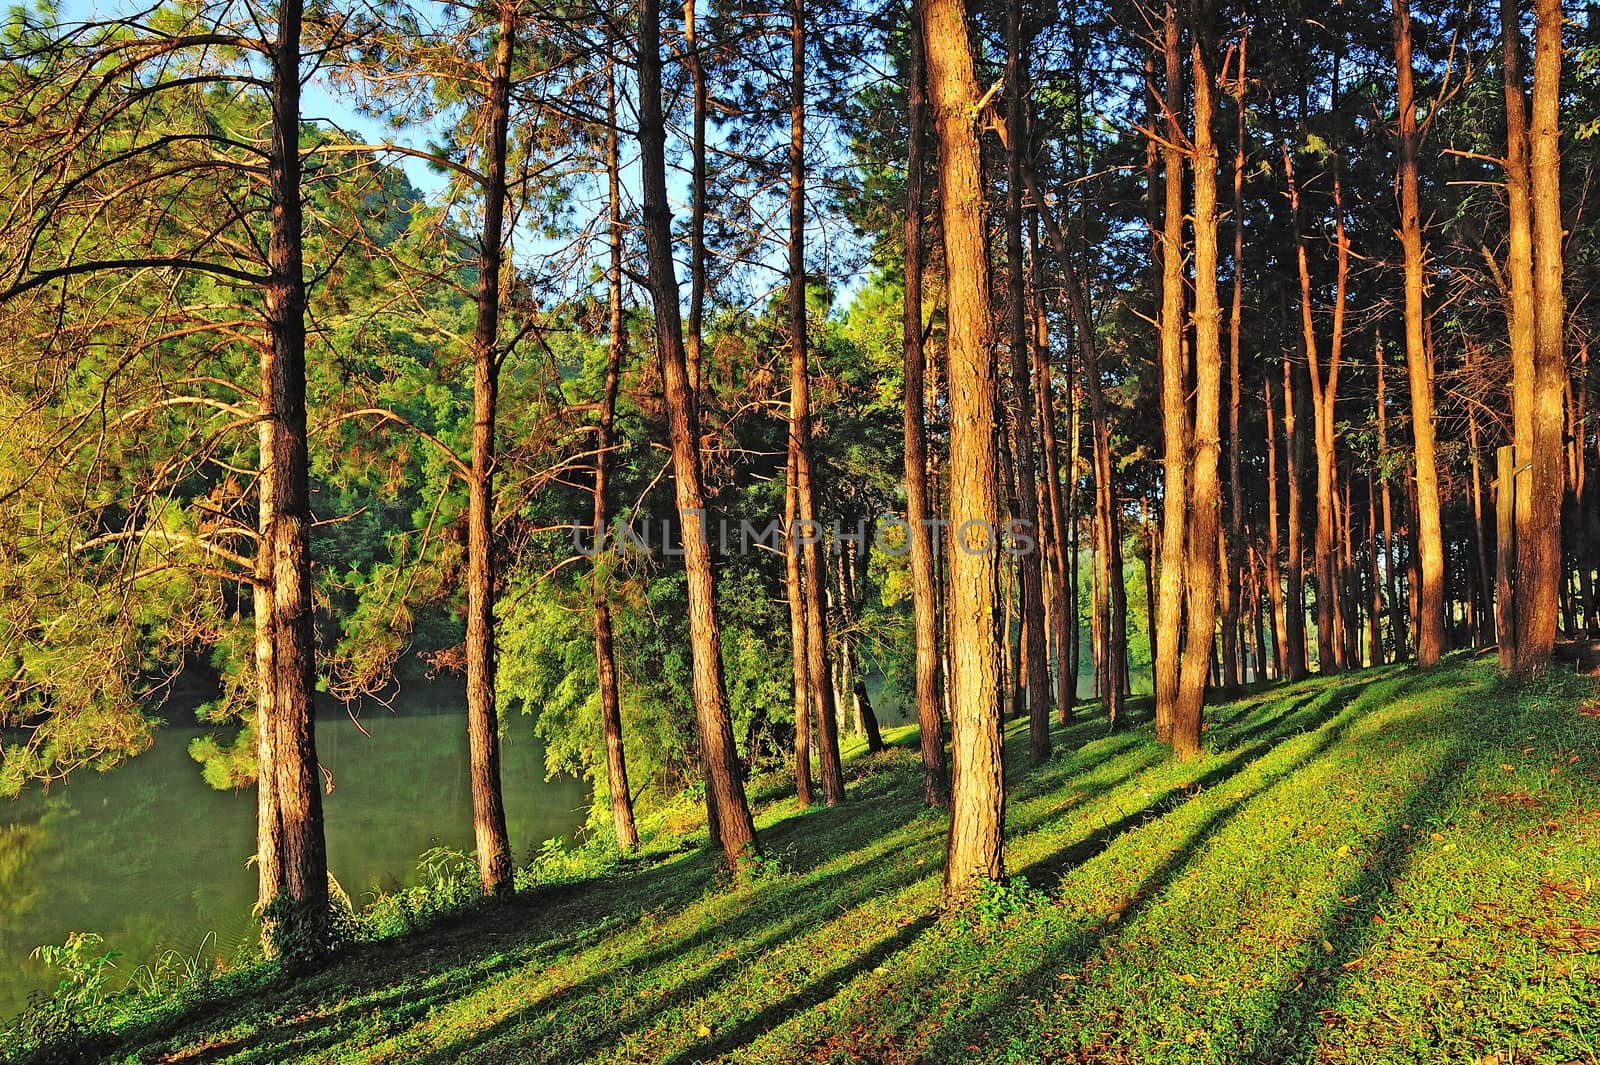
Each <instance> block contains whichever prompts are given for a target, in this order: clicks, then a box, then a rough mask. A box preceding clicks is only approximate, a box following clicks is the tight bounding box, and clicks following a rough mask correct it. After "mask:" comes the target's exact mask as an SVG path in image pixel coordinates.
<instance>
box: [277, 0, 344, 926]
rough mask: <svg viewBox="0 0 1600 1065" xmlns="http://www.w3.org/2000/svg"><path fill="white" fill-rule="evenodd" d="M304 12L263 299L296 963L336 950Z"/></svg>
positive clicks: (281, 844)
mask: <svg viewBox="0 0 1600 1065" xmlns="http://www.w3.org/2000/svg"><path fill="white" fill-rule="evenodd" d="M301 18H302V5H301V3H300V2H299V0H286V2H284V3H282V4H280V5H279V8H278V35H277V38H276V40H275V41H274V42H273V45H272V55H271V62H272V80H271V96H272V105H271V106H272V130H271V147H270V150H269V156H268V164H267V170H268V174H267V180H268V186H269V190H270V197H271V212H270V222H269V226H270V228H269V232H268V237H267V270H268V279H267V283H266V291H265V305H266V306H265V310H266V318H267V334H268V343H269V345H270V347H271V351H270V353H269V355H268V371H267V378H268V389H267V396H266V397H265V398H266V412H267V422H268V426H269V428H268V433H269V435H270V437H271V468H272V477H271V482H270V486H269V487H270V495H269V501H270V502H269V505H268V507H267V510H266V535H265V540H266V543H267V544H268V545H269V548H270V550H271V553H272V580H271V590H272V592H271V595H272V599H271V623H270V626H269V628H270V631H271V633H272V669H273V695H272V703H271V714H272V720H271V722H270V723H269V724H270V727H271V728H272V730H273V739H272V744H273V748H274V749H273V763H274V765H273V770H274V772H273V776H274V780H275V782H276V792H277V823H276V825H275V826H273V831H272V832H271V833H270V835H271V836H272V837H273V839H272V844H273V845H272V846H269V847H268V850H269V852H272V853H273V854H275V855H276V858H275V861H273V859H268V860H269V861H273V864H274V865H275V868H276V871H277V874H278V883H277V885H276V889H275V891H274V892H273V897H272V901H271V902H270V903H269V907H271V908H274V909H275V910H276V912H275V913H274V914H273V915H272V917H271V920H272V925H273V928H272V931H273V935H274V937H275V939H276V946H277V947H290V948H292V950H293V952H294V953H295V954H296V955H300V954H312V955H315V954H319V953H321V952H322V951H323V950H325V949H326V947H327V945H328V934H329V927H328V857H327V844H326V841H325V839H324V836H323V825H322V788H321V784H322V781H321V780H320V779H319V778H318V772H319V770H318V765H317V744H316V730H315V722H316V712H315V707H314V704H313V692H315V690H316V665H315V662H314V660H313V653H314V652H313V649H314V647H315V644H316V637H315V629H314V613H313V611H314V606H313V601H312V591H311V520H312V519H311V481H310V463H309V452H308V449H307V438H306V330H305V311H306V284H305V273H304V259H303V252H304V238H303V229H302V211H301V199H300V197H301V188H300V175H301V164H300V33H301Z"/></svg>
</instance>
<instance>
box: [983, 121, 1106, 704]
mask: <svg viewBox="0 0 1600 1065" xmlns="http://www.w3.org/2000/svg"><path fill="white" fill-rule="evenodd" d="M1025 134H1026V131H1025V130H1022V131H1011V132H1008V131H1007V129H1006V128H1005V124H1003V123H1002V124H1000V135H1001V137H1002V138H1003V139H1006V142H1007V143H1009V137H1010V136H1018V137H1022V136H1025ZM1023 160H1024V165H1023V180H1024V182H1025V183H1026V185H1027V188H1028V194H1029V196H1030V197H1031V198H1032V200H1033V203H1034V204H1035V210H1036V211H1037V212H1038V214H1039V218H1040V219H1041V220H1042V221H1043V222H1044V227H1045V235H1046V236H1047V237H1048V238H1049V241H1050V248H1051V250H1052V251H1054V252H1055V254H1056V260H1057V266H1058V268H1059V269H1060V270H1061V273H1062V289H1063V292H1064V293H1065V296H1066V302H1067V311H1068V313H1069V314H1070V316H1071V319H1072V326H1073V332H1074V335H1075V336H1076V337H1077V339H1078V352H1079V355H1080V356H1081V357H1082V359H1083V364H1082V375H1083V376H1082V381H1083V387H1084V389H1085V391H1087V393H1088V396H1089V421H1090V426H1089V432H1090V435H1091V437H1092V441H1093V446H1092V452H1091V454H1092V462H1093V466H1094V478H1095V565H1096V567H1097V568H1096V571H1095V572H1096V579H1097V581H1098V582H1099V589H1100V590H1099V591H1098V592H1097V593H1096V599H1095V602H1096V608H1095V615H1094V619H1093V625H1095V626H1098V627H1099V630H1100V631H1099V633H1098V634H1097V635H1096V636H1095V640H1096V643H1097V648H1096V655H1095V663H1096V672H1097V673H1098V674H1103V677H1102V680H1103V684H1097V687H1103V696H1104V698H1105V702H1106V716H1107V719H1108V721H1109V722H1110V724H1111V727H1112V728H1120V727H1121V726H1122V725H1123V724H1124V721H1123V717H1124V715H1123V707H1124V705H1125V698H1126V695H1127V690H1128V593H1127V588H1126V587H1125V586H1124V584H1123V574H1122V569H1123V564H1122V532H1121V523H1120V521H1119V520H1118V517H1117V512H1118V506H1117V499H1116V473H1115V468H1114V465H1113V462H1112V457H1111V421H1110V414H1109V410H1108V408H1107V405H1106V398H1105V391H1104V388H1103V386H1102V383H1101V381H1100V356H1099V351H1098V349H1097V346H1096V344H1095V329H1094V318H1093V316H1092V314H1091V313H1090V310H1089V288H1088V285H1087V284H1086V283H1085V281H1084V278H1083V277H1082V275H1080V274H1079V273H1078V271H1077V269H1076V267H1075V266H1074V264H1073V260H1072V255H1071V249H1070V248H1069V247H1068V246H1067V237H1066V233H1065V232H1064V231H1063V230H1062V228H1061V224H1060V222H1059V221H1057V219H1056V217H1055V216H1054V215H1053V214H1052V213H1050V211H1049V207H1048V203H1047V200H1046V198H1045V194H1044V190H1043V188H1042V187H1041V186H1040V184H1039V180H1038V176H1037V175H1036V174H1035V173H1034V172H1033V168H1032V167H1030V166H1028V165H1027V162H1026V160H1027V152H1026V151H1024V152H1023ZM951 465H952V466H954V459H952V460H951ZM952 520H953V519H952ZM1113 575H1115V579H1113Z"/></svg>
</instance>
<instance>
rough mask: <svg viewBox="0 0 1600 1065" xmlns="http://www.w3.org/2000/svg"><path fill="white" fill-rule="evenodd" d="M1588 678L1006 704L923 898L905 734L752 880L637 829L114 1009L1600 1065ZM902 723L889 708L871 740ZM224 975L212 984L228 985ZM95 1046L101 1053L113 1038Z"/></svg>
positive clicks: (219, 1046) (188, 1035)
mask: <svg viewBox="0 0 1600 1065" xmlns="http://www.w3.org/2000/svg"><path fill="white" fill-rule="evenodd" d="M1593 691H1594V689H1593V685H1592V684H1591V683H1589V682H1585V681H1579V680H1576V679H1573V678H1566V679H1560V680H1557V679H1552V680H1548V681H1546V682H1544V683H1543V684H1542V686H1540V687H1538V688H1529V689H1523V690H1521V691H1513V690H1510V689H1507V688H1503V687H1501V686H1500V685H1499V683H1498V682H1497V681H1496V680H1495V679H1494V675H1493V672H1492V669H1491V667H1490V665H1489V664H1488V663H1487V662H1486V661H1484V660H1481V659H1480V660H1465V659H1456V660H1453V661H1452V662H1451V663H1450V664H1448V665H1447V666H1445V667H1443V668H1441V669H1438V670H1435V671H1432V672H1427V673H1418V672H1414V671H1406V670H1400V669H1394V668H1390V669H1383V670H1376V671H1367V672H1363V673H1354V674H1349V675H1346V676H1336V677H1331V678H1325V679H1317V680H1313V681H1310V682H1306V683H1303V684H1299V685H1295V686H1290V687H1280V688H1274V689H1271V690H1269V691H1266V692H1262V693H1258V694H1256V695H1253V696H1251V697H1248V698H1245V699H1243V700H1241V701H1238V702H1235V703H1231V704H1228V705H1225V706H1220V707H1215V708H1213V709H1212V710H1211V711H1210V714H1209V717H1210V722H1211V724H1210V727H1209V731H1208V746H1209V753H1208V754H1207V755H1206V756H1205V757H1203V758H1201V759H1199V760H1196V761H1194V762H1190V763H1184V764H1178V763H1174V762H1172V761H1171V760H1169V758H1168V757H1167V756H1166V754H1165V752H1164V751H1163V750H1162V749H1161V748H1160V747H1158V746H1157V745H1156V744H1155V743H1154V742H1153V740H1152V739H1151V738H1150V736H1149V730H1148V727H1139V728H1135V729H1133V730H1131V731H1128V732H1124V733H1120V734H1115V735H1106V734H1104V731H1103V726H1102V725H1101V724H1100V723H1098V722H1090V721H1084V722H1082V723H1078V724H1074V725H1072V726H1070V727H1068V728H1065V729H1060V730H1058V731H1057V733H1056V736H1055V740H1056V748H1057V752H1058V753H1057V755H1056V757H1055V758H1054V759H1052V760H1051V761H1050V762H1048V763H1047V764H1045V765H1044V766H1042V767H1039V768H1038V769H1031V770H1030V769H1029V768H1028V767H1027V765H1026V732H1025V726H1023V725H1022V724H1021V723H1017V724H1014V725H1012V726H1011V727H1009V728H1008V744H1007V752H1006V753H1007V766H1008V778H1009V781H1010V789H1011V791H1010V799H1009V801H1008V804H1007V810H1006V814H1007V845H1006V864H1007V868H1008V869H1009V870H1010V871H1011V872H1012V873H1013V874H1017V875H1021V876H1024V877H1026V880H1027V885H1030V886H1024V885H1022V884H1021V883H1019V882H1013V883H1012V884H1010V885H1009V886H1006V887H1002V888H996V889H995V890H993V891H991V892H989V894H988V895H987V896H986V897H985V900H984V904H983V906H982V907H981V913H980V914H979V915H976V916H972V917H968V918H965V919H950V918H944V917H941V916H940V913H939V890H940V879H941V874H942V868H941V861H942V852H943V843H944V822H943V819H942V817H941V816H940V815H939V814H937V813H933V812H929V811H926V810H924V809H922V808H921V806H920V804H919V797H920V786H919V782H920V778H919V769H918V765H917V762H916V759H915V754H914V752H913V751H912V750H911V749H909V748H908V747H904V746H903V747H901V748H900V749H897V750H896V751H893V752H891V753H888V754H884V755H878V756H875V757H873V758H870V759H868V758H862V757H857V758H855V759H854V760H853V761H852V763H851V765H852V768H853V769H854V774H853V782H852V786H851V794H850V802H849V803H848V804H847V805H845V806H843V807H840V808H837V809H825V808H818V809H813V810H810V811H806V812H800V811H798V810H797V809H796V808H795V805H794V803H793V801H792V799H787V798H784V797H783V796H782V793H781V790H780V788H779V786H778V784H777V783H769V785H768V786H767V787H766V788H765V789H759V788H758V789H756V791H757V793H758V798H759V799H760V803H759V814H758V825H759V827H760V829H761V832H762V839H763V843H764V846H765V847H766V849H767V853H768V854H769V855H771V856H772V858H773V861H772V862H770V863H768V868H767V869H766V870H764V871H763V873H762V875H760V876H758V877H757V878H755V879H754V880H753V881H752V882H750V883H746V884H741V885H737V886H733V885H730V884H728V883H727V882H725V881H724V880H723V879H722V878H720V877H719V875H718V873H717V872H716V870H715V868H714V865H713V863H712V861H711V857H710V855H708V854H707V853H706V852H705V851H704V850H696V849H691V848H689V847H687V846H684V845H683V844H684V842H685V841H684V840H674V839H668V838H665V837H658V838H657V839H656V840H655V841H654V847H655V850H654V851H653V852H649V853H647V855H646V856H645V857H643V858H641V859H638V860H636V861H632V862H628V863H625V864H624V866H623V868H622V870H621V871H620V872H619V873H616V874H614V875H612V876H609V877H607V878H605V879H603V880H598V881H593V882H588V883H582V884H576V885H564V886H560V887H555V888H546V889H541V890H539V891H537V892H534V893H531V894H530V895H528V896H526V897H523V898H520V899H519V900H518V901H516V902H515V903H512V904H509V905H502V906H493V907H483V908H478V909H474V910H472V911H469V912H468V913H466V914H463V915H461V916H459V917H457V918H454V919H452V920H450V921H447V922H446V923H444V924H442V925H440V926H438V927H435V928H433V929H430V930H428V931H426V932H423V933H419V934H416V935H414V936H411V937H409V938H405V939H398V940H393V941H389V942H384V943H380V944H376V945H372V946H367V947H362V948H360V949H359V950H358V951H356V952H355V953H353V954H352V955H350V956H349V957H347V958H346V959H344V960H341V961H340V962H339V963H338V964H336V965H334V966H332V967H331V968H329V969H327V970H325V971H323V972H321V973H318V974H316V975H314V976H311V977H309V978H304V979H302V980H300V981H298V982H295V983H288V982H283V981H279V982H276V983H275V982H271V981H262V980H257V981H255V982H254V983H251V982H249V981H245V984H246V986H245V987H244V989H243V990H240V991H236V992H235V993H234V994H232V995H231V996H222V997H218V998H216V999H214V1000H212V1001H206V1002H201V1003H200V1004H198V1005H191V1006H189V1007H187V1008H186V1010H185V1012H183V1013H182V1014H180V1015H178V1016H177V1017H175V1018H173V1017H169V1018H167V1019H165V1020H163V1021H160V1022H159V1023H157V1024H153V1025H152V1024H148V1023H147V1024H146V1025H145V1027H143V1028H142V1029H137V1030H132V1029H131V1030H129V1031H128V1032H127V1033H126V1039H127V1042H126V1043H125V1044H124V1046H123V1047H122V1048H121V1049H120V1050H119V1051H118V1052H117V1053H118V1054H121V1055H123V1056H124V1057H123V1058H122V1059H121V1060H127V1061H137V1062H147V1063H151V1062H172V1063H178V1062H182V1063H198V1062H273V1063H280V1062H397V1063H398V1062H406V1063H413V1062H414V1063H435V1065H444V1063H456V1062H481V1063H491V1062H492V1063H496V1065H499V1063H504V1062H552V1063H562V1065H567V1063H577V1062H590V1061H593V1062H600V1061H606V1062H640V1063H652V1065H654V1063H666V1065H676V1063H688V1062H700V1061H709V1060H716V1059H723V1060H727V1061H737V1062H740V1063H746V1062H750V1063H759V1062H793V1061H807V1062H851V1061H863V1062H885V1063H888V1062H917V1061H927V1062H938V1063H943V1062H961V1061H972V1062H985V1063H988V1062H1042V1061H1092V1062H1168V1061H1179V1062H1257V1061H1326V1062H1439V1061H1460V1062H1471V1061H1483V1062H1500V1063H1507V1065H1508V1063H1511V1062H1536V1061H1544V1062H1562V1063H1564V1062H1586V1063H1587V1062H1595V1061H1596V1060H1597V1059H1596V1051H1595V1049H1594V1048H1596V1047H1597V1046H1600V898H1597V896H1596V893H1595V890H1594V889H1595V887H1596V884H1595V883H1594V882H1593V880H1594V879H1596V878H1600V869H1596V867H1595V863H1596V857H1597V855H1600V718H1597V717H1595V716H1591V715H1590V714H1585V713H1583V712H1581V711H1582V710H1583V709H1585V708H1587V709H1590V710H1591V713H1592V705H1591V704H1585V703H1584V699H1585V698H1586V697H1590V696H1592V694H1593ZM890 738H891V739H892V740H894V741H896V742H897V743H898V744H901V745H907V744H911V743H914V737H913V736H912V735H910V733H909V731H908V730H900V731H899V732H895V733H891V736H890ZM223 986H224V987H225V986H227V985H226V984H224V985H223ZM113 1058H114V1059H115V1055H113Z"/></svg>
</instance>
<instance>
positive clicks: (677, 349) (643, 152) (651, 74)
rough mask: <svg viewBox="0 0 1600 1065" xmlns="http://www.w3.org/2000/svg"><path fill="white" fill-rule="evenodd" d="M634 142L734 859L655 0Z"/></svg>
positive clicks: (738, 813)
mask: <svg viewBox="0 0 1600 1065" xmlns="http://www.w3.org/2000/svg"><path fill="white" fill-rule="evenodd" d="M639 150H640V171H641V184H642V185H643V188H644V235H645V246H646V250H647V254H648V259H649V276H650V291H651V295H652V297H653V300H654V303H655V311H656V340H657V350H658V356H659V359H660V362H661V379H662V388H663V392H664V396H663V398H664V400H665V405H666V409H667V429H668V434H669V436H670V438H671V446H672V467H673V480H674V494H675V498H676V502H677V507H678V518H679V522H680V524H681V531H682V537H683V551H684V569H685V571H686V573H687V576H688V591H689V639H690V644H691V653H692V656H693V669H694V701H695V723H696V725H697V727H698V730H699V734H700V745H701V751H702V757H703V761H704V763H705V769H706V776H707V781H706V783H707V787H708V789H709V791H710V801H709V803H708V805H709V806H710V808H711V809H712V810H714V811H715V815H716V820H717V827H718V830H719V833H720V836H721V842H722V850H723V854H724V856H725V858H726V860H727V862H728V864H729V865H730V866H731V867H734V868H739V867H740V866H742V865H743V864H744V863H745V862H747V861H748V860H750V859H751V858H753V857H754V856H755V854H756V852H757V841H756V834H755V823H754V822H753V821H752V820H751V817H750V807H749V805H748V804H747V803H746V801H745V794H744V779H743V777H742V775H741V773H740V767H739V761H738V751H737V749H736V748H735V746H734V739H733V721H732V719H731V718H730V717H729V714H728V696H727V688H726V686H725V683H724V680H723V673H722V633H721V630H720V627H719V624H718V618H717V598H716V583H715V576H714V574H713V572H712V561H711V543H710V540H709V538H708V536H707V527H706V524H705V492H704V489H703V487H702V485H701V469H700V451H699V441H700V432H699V428H700V427H699V418H698V412H697V410H696V408H695V404H694V402H693V392H692V390H691V389H690V385H689V374H688V368H687V366H686V364H685V360H684V349H683V326H682V322H681V320H680V318H679V314H678V282H677V276H676V274H677V270H676V268H675V266H674V264H673V261H672V216H671V209H670V208H669V206H668V204H667V171H666V158H665V151H666V122H665V119H664V117H663V115H662V111H661V11H660V0H641V3H640V5H639Z"/></svg>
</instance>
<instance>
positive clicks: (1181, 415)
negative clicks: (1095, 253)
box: [1154, 2, 1210, 743]
mask: <svg viewBox="0 0 1600 1065" xmlns="http://www.w3.org/2000/svg"><path fill="white" fill-rule="evenodd" d="M1178 36H1179V27H1178V9H1177V6H1176V4H1174V3H1171V2H1169V3H1168V4H1167V14H1166V24H1165V38H1164V40H1165V54H1166V74H1167V83H1166V104H1165V107H1164V111H1165V115H1166V144H1165V146H1164V154H1165V158H1166V209H1165V212H1164V214H1163V217H1162V230H1161V437H1162V441H1163V452H1162V454H1163V458H1162V463H1161V469H1162V481H1161V500H1162V510H1161V568H1160V573H1159V580H1160V586H1159V590H1158V593H1157V594H1158V596H1159V598H1158V600H1157V606H1156V631H1155V635H1154V643H1155V655H1154V657H1155V689H1156V739H1157V740H1159V741H1161V742H1162V743H1167V742H1170V740H1171V738H1172V715H1173V711H1174V709H1175V708H1176V706H1177V700H1178V668H1179V655H1180V652H1181V650H1182V648H1181V647H1180V645H1179V642H1178V641H1179V638H1180V637H1179V633H1180V632H1181V626H1182V624H1183V608H1184V594H1183V592H1184V580H1183V577H1184V571H1183V566H1184V558H1185V550H1184V526H1185V524H1186V523H1187V513H1186V507H1187V504H1188V500H1189V490H1188V465H1189V463H1188V457H1189V456H1188V446H1189V405H1188V400H1187V397H1188V381H1187V376H1188V375H1187V373H1186V372H1185V365H1184V363H1185V360H1184V343H1183V339H1184V331H1185V328H1186V326H1187V321H1186V320H1185V318H1184V313H1183V312H1184V299H1183V149H1182V148H1181V147H1180V146H1181V145H1182V144H1183V141H1184V137H1183V131H1182V129H1181V128H1180V127H1179V123H1178V112H1179V109H1180V108H1182V106H1183V69H1182V56H1181V53H1180V52H1179V48H1178ZM1206 646H1207V648H1209V647H1210V643H1209V642H1208V643H1207V644H1206Z"/></svg>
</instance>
